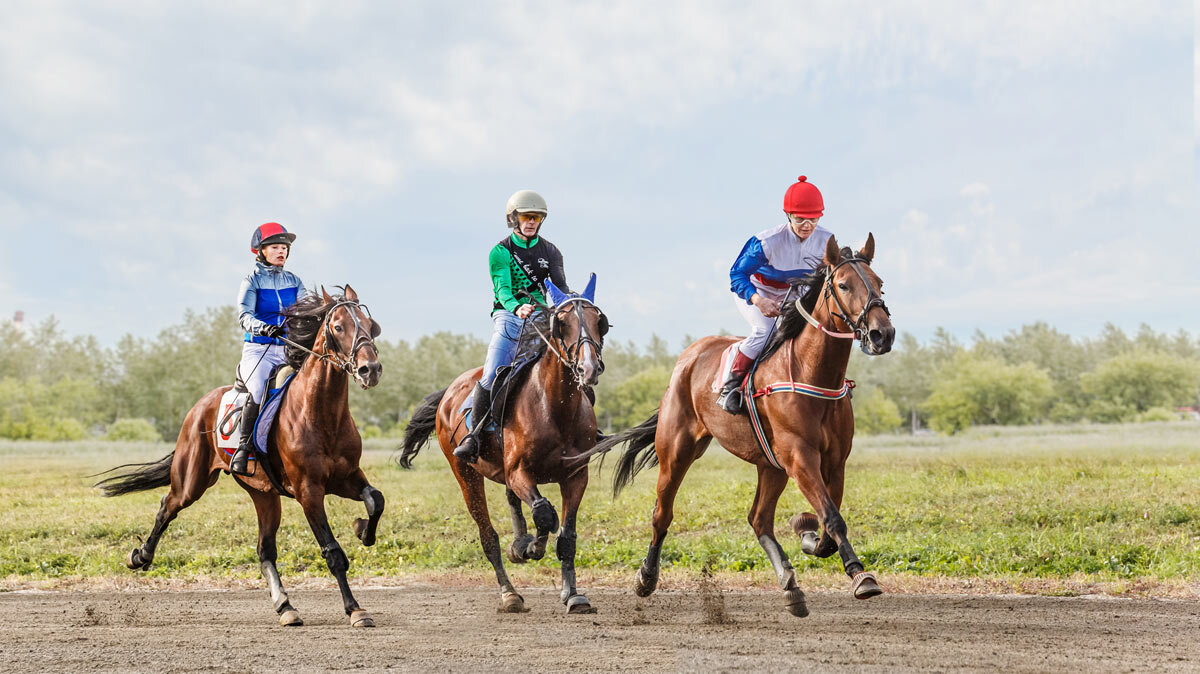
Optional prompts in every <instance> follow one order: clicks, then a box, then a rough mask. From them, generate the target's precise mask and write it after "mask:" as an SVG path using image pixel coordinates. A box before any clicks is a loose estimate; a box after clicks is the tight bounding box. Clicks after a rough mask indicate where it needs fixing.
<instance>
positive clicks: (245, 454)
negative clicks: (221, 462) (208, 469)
mask: <svg viewBox="0 0 1200 674" xmlns="http://www.w3.org/2000/svg"><path fill="white" fill-rule="evenodd" d="M251 454H253V450H252V449H250V448H249V447H238V448H237V451H236V452H234V453H233V456H232V457H230V459H229V472H230V473H232V474H234V475H240V476H242V477H253V476H254V473H255V472H257V471H256V470H255V471H252V470H250V460H251V458H252V457H251ZM256 468H257V466H256Z"/></svg>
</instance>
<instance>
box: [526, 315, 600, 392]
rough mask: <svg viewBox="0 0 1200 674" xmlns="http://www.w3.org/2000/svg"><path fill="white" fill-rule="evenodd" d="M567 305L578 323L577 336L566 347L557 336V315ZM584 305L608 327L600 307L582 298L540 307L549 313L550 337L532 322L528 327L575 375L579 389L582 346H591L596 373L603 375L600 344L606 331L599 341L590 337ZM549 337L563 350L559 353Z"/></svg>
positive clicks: (581, 383) (581, 377) (581, 369)
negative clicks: (598, 315)
mask: <svg viewBox="0 0 1200 674" xmlns="http://www.w3.org/2000/svg"><path fill="white" fill-rule="evenodd" d="M539 304H540V303H539ZM568 305H574V306H573V307H572V310H573V311H574V312H575V316H576V318H577V319H578V321H579V336H578V337H577V338H576V339H575V343H574V344H572V345H570V346H567V344H566V341H565V340H563V339H562V337H560V336H559V330H558V320H559V319H558V314H559V312H560V311H562V309H563V307H566V306H568ZM584 305H587V306H590V307H595V309H596V311H598V312H599V313H600V324H601V325H605V326H607V325H608V317H607V316H605V315H604V312H603V311H601V309H600V307H598V306H596V304H595V303H594V302H592V301H591V300H589V299H587V298H586V297H583V296H574V297H568V298H567V299H565V300H563V301H562V302H559V303H558V304H557V305H556V306H554V307H553V308H551V307H549V306H548V305H544V304H543V305H542V307H543V308H545V309H546V310H548V311H549V312H550V336H546V335H545V334H543V333H542V331H541V330H539V329H538V327H537V325H536V324H534V323H532V322H530V323H529V326H530V327H532V328H533V331H534V332H536V333H537V334H538V337H541V338H542V341H543V342H545V343H546V346H548V347H549V348H550V351H551V352H552V353H553V354H554V355H555V357H557V358H558V361H559V362H560V363H562V364H563V365H565V366H566V367H567V369H569V370H570V371H571V373H572V374H573V375H575V383H576V384H577V385H578V386H579V387H580V388H582V387H583V386H584V382H583V368H582V367H580V365H579V356H580V352H581V351H582V350H583V345H584V344H591V345H592V348H593V349H595V350H596V361H597V362H598V363H599V372H597V374H598V375H599V374H601V373H603V372H604V356H603V351H604V345H603V344H602V341H603V339H604V334H603V333H604V332H607V330H606V329H603V328H602V329H601V335H600V339H599V340H597V339H596V338H595V337H593V336H592V334H591V333H590V332H589V330H588V325H587V322H586V321H584V320H583V307H584ZM551 337H553V338H555V339H557V340H558V342H559V343H560V344H561V345H562V347H563V348H562V350H561V351H560V350H559V349H557V348H555V347H554V343H553V342H552V341H551ZM564 353H565V354H566V355H565V356H564V355H563V354H564Z"/></svg>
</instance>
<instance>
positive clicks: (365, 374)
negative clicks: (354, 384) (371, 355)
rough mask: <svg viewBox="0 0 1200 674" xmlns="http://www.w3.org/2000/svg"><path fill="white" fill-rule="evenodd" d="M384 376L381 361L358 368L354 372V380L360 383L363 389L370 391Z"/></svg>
mask: <svg viewBox="0 0 1200 674" xmlns="http://www.w3.org/2000/svg"><path fill="white" fill-rule="evenodd" d="M382 376H383V365H381V364H380V363H379V361H372V362H369V363H364V364H362V365H359V366H358V369H357V370H355V372H354V378H355V379H356V380H357V381H358V385H359V386H361V387H363V389H369V388H371V387H373V386H375V385H376V384H378V383H379V379H380V377H382Z"/></svg>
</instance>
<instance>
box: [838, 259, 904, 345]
mask: <svg viewBox="0 0 1200 674" xmlns="http://www.w3.org/2000/svg"><path fill="white" fill-rule="evenodd" d="M870 264H871V263H870V262H868V261H867V260H866V258H862V257H859V256H858V255H856V254H855V253H851V254H850V257H847V258H846V259H844V260H842V261H841V262H839V263H837V264H836V265H834V266H833V267H830V268H829V269H828V270H826V272H825V302H826V304H828V303H829V298H830V297H831V296H832V297H833V301H834V303H835V304H837V311H834V312H832V313H833V314H834V315H835V316H837V317H838V318H840V319H842V322H844V323H845V324H846V325H847V326H849V328H850V329H851V330H853V331H854V337H855V339H857V340H859V341H860V342H861V341H863V340H864V339H865V338H866V336H867V327H866V320H867V313H868V312H869V311H871V310H872V309H874V308H875V307H879V308H880V309H883V313H885V314H887V315H888V316H891V315H892V312H891V311H889V310H888V308H887V304H885V303H884V301H883V297H881V296H880V295H879V293H877V292H875V286H873V285H871V282H870V281H868V280H867V275H866V274H865V273H863V270H862V266H861V265H867V266H868V267H869V266H870ZM846 265H850V268H851V269H853V270H854V271H855V273H857V274H858V278H860V279H862V282H863V286H865V287H866V289H867V303H866V304H864V305H863V309H862V311H860V312H859V313H858V318H856V319H854V320H851V319H850V315H849V314H850V312H849V311H847V310H846V305H844V304H842V298H841V296H839V295H838V293H837V291H836V290H834V283H833V275H834V273H835V272H837V270H838V269H839V268H841V267H844V266H846Z"/></svg>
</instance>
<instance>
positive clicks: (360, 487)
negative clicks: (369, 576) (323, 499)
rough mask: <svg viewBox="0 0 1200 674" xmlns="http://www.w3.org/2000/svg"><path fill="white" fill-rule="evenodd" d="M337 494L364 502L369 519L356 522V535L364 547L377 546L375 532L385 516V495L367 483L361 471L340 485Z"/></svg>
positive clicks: (359, 519)
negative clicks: (381, 518)
mask: <svg viewBox="0 0 1200 674" xmlns="http://www.w3.org/2000/svg"><path fill="white" fill-rule="evenodd" d="M336 493H337V495H338V496H342V497H344V498H348V499H351V500H354V501H362V503H363V505H364V506H366V508H367V518H366V519H363V518H361V517H359V518H357V519H355V520H354V535H355V536H357V537H358V540H360V541H362V544H363V545H366V546H368V547H369V546H372V545H375V530H376V528H377V527H378V526H379V518H380V517H382V516H383V494H382V493H381V492H380V491H379V490H378V489H376V488H375V487H372V486H371V484H370V483H369V482H367V476H366V475H364V474H363V472H362V471H361V470H359V471H357V472H356V473H355V474H354V475H353V476H352V477H351V478H350V479H348V480H346V482H345V483H344V484H343V485H340V486H339V487H338V489H337V490H336Z"/></svg>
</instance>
